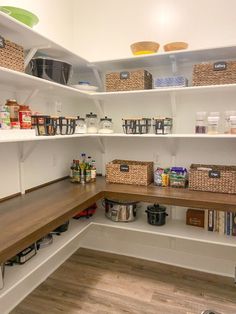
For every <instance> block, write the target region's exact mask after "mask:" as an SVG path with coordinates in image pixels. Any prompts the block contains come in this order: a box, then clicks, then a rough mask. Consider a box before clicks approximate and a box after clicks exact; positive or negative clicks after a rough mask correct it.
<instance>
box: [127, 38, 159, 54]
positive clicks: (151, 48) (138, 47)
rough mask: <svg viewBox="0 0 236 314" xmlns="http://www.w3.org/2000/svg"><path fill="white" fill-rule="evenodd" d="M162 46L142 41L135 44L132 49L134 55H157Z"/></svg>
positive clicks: (153, 42)
mask: <svg viewBox="0 0 236 314" xmlns="http://www.w3.org/2000/svg"><path fill="white" fill-rule="evenodd" d="M159 47H160V45H159V44H158V43H156V42H155V41H140V42H137V43H133V44H132V45H131V46H130V48H131V51H132V53H133V55H135V56H137V55H144V54H151V53H156V52H157V51H158V49H159Z"/></svg>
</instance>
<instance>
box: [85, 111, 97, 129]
mask: <svg viewBox="0 0 236 314" xmlns="http://www.w3.org/2000/svg"><path fill="white" fill-rule="evenodd" d="M86 125H87V133H90V134H96V133H97V132H98V119H97V115H96V114H95V113H92V112H90V113H89V114H86Z"/></svg>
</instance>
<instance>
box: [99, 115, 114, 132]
mask: <svg viewBox="0 0 236 314" xmlns="http://www.w3.org/2000/svg"><path fill="white" fill-rule="evenodd" d="M113 132H114V131H113V123H112V119H111V118H108V117H105V118H102V119H100V122H99V130H98V133H102V134H109V133H113Z"/></svg>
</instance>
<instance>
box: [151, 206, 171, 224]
mask: <svg viewBox="0 0 236 314" xmlns="http://www.w3.org/2000/svg"><path fill="white" fill-rule="evenodd" d="M146 213H147V221H148V223H149V224H150V225H156V226H163V225H164V224H165V223H166V216H168V214H167V213H166V207H165V206H161V205H159V204H154V205H149V206H148V207H147V209H146Z"/></svg>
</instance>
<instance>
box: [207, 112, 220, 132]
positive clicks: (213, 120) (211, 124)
mask: <svg viewBox="0 0 236 314" xmlns="http://www.w3.org/2000/svg"><path fill="white" fill-rule="evenodd" d="M219 120H220V117H219V116H209V117H208V118H207V122H208V123H207V133H208V134H218V133H219Z"/></svg>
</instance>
